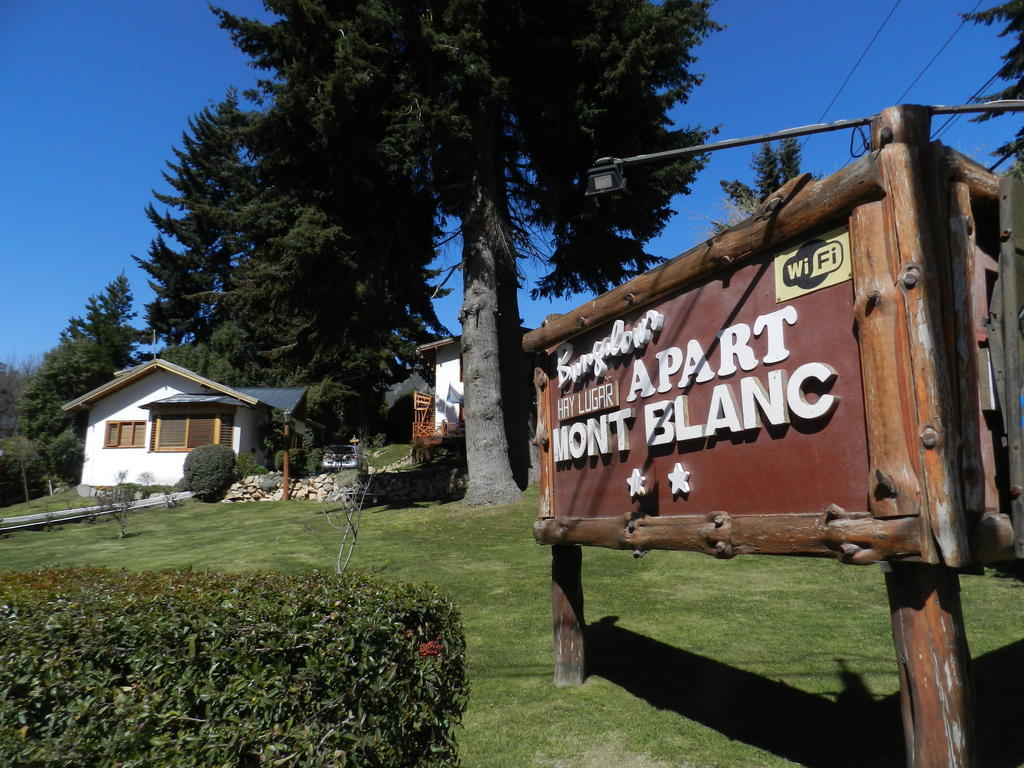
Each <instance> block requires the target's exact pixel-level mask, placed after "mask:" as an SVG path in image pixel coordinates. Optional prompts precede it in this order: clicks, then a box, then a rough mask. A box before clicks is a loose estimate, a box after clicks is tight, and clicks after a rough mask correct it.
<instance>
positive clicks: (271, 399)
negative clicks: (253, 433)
mask: <svg viewBox="0 0 1024 768" xmlns="http://www.w3.org/2000/svg"><path fill="white" fill-rule="evenodd" d="M157 371H169V372H171V373H175V374H177V375H179V376H182V377H183V378H185V379H188V380H189V381H192V382H194V383H196V384H198V385H200V386H202V387H205V388H206V389H209V390H212V392H213V393H214V394H208V393H202V394H182V395H174V396H172V397H169V398H164V399H163V400H160V401H157V402H159V403H160V404H170V403H186V402H193V403H194V402H216V403H229V402H230V401H232V400H233V401H235V402H234V403H231V404H237V405H246V406H250V407H251V406H255V405H261V404H262V405H267V406H270V407H271V408H279V409H281V410H292V411H294V410H295V409H296V408H297V406H298V405H299V404H300V403H301V402H302V399H303V397H304V395H305V393H306V389H305V387H288V388H274V387H228V386H226V385H224V384H220V383H218V382H216V381H213V379H208V378H206V377H205V376H200V375H199V374H198V373H196V372H195V371H190V370H189V369H188V368H182V367H181V366H180V365H175V364H174V363H172V362H169V361H167V360H160V359H159V358H158V359H155V360H150V361H148V362H145V363H142V364H141V365H136V366H134V367H132V368H125V369H124V370H122V371H118V372H117V373H116V374H114V378H113V379H111V380H110V381H108V382H107V383H106V384H102V385H100V386H98V387H96V389H93V390H91V391H89V392H86V393H85V394H84V395H81V396H80V397H76V398H75V399H74V400H71V401H70V402H67V403H64V405H63V406H62V407H63V409H64V410H65V411H82V410H88V409H89V408H91V407H92V406H93V404H94V403H96V402H98V401H99V400H102V399H103V398H105V397H107V396H108V395H111V394H113V393H114V392H117V391H118V390H120V389H123V388H124V387H127V386H128V385H130V384H133V383H135V382H136V381H139V380H141V379H143V378H145V377H146V376H149V375H150V374H153V373H156V372H157ZM181 398H185V399H181ZM195 398H206V399H195ZM210 398H212V399H210ZM155 404H156V403H149V404H148V405H155ZM282 404H285V405H287V406H288V407H282Z"/></svg>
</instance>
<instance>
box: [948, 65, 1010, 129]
mask: <svg viewBox="0 0 1024 768" xmlns="http://www.w3.org/2000/svg"><path fill="white" fill-rule="evenodd" d="M997 77H999V72H998V71H997V72H996V73H995V74H994V75H992V77H990V78H989V79H988V80H987V81H986V82H985V84H984V85H983V86H981V87H980V88H979V89H978V90H976V91H975V92H974V93H972V94H971V95H970V96H968V97H967V99H966V100H965V103H968V104H969V103H971V102H973V101H974V100H975V99H976V98H978V96H980V95H981V94H982V92H983V91H986V90H988V87H989V86H990V85H992V83H993V82H995V80H996V78H997ZM959 119H960V113H957V114H953V115H950V116H949V117H947V118H946V122H944V123H943V124H942V125H940V126H939V127H938V128H937V129H935V131H933V132H932V139H933V140H936V139H938V138H940V137H941V136H942V134H943V133H945V132H946V131H947V130H949V129H950V128H951V127H952V126H953V123H955V122H956V121H957V120H959Z"/></svg>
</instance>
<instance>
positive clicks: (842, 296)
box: [523, 106, 1024, 766]
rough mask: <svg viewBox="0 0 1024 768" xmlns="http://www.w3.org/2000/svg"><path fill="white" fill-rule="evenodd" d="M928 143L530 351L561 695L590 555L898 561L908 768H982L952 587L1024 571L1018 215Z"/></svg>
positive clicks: (965, 166) (539, 530) (916, 128)
mask: <svg viewBox="0 0 1024 768" xmlns="http://www.w3.org/2000/svg"><path fill="white" fill-rule="evenodd" d="M929 122H930V113H929V110H928V108H925V107H916V106H903V107H893V108H891V109H887V110H885V111H883V112H882V113H881V114H880V115H878V116H877V117H876V118H874V120H873V122H872V144H873V149H874V151H873V152H871V153H870V154H868V155H866V156H864V157H863V158H861V159H860V160H859V161H857V162H856V163H853V164H851V165H849V166H847V167H846V168H844V169H843V170H842V171H840V172H838V173H836V174H833V175H832V176H829V177H826V178H824V179H820V180H812V179H810V177H809V176H806V175H805V176H801V177H798V178H796V179H793V180H791V181H790V182H789V183H787V184H786V185H785V186H784V187H783V188H781V189H780V190H778V191H777V192H776V193H774V194H773V195H772V196H770V197H769V199H768V200H767V201H765V203H764V204H763V205H762V207H761V209H760V210H759V211H758V212H757V214H755V215H754V216H752V217H751V218H750V219H748V220H747V221H745V222H743V223H741V224H740V225H738V226H736V227H733V228H732V229H729V230H726V231H725V232H722V233H720V234H718V235H716V236H715V237H714V238H713V239H711V240H709V241H707V242H705V243H702V244H700V245H698V246H697V247H695V248H693V249H691V250H690V251H688V252H686V253H684V254H682V255H681V256H679V257H677V258H676V259H673V260H672V261H669V262H667V263H666V264H664V265H662V266H661V267H659V268H657V269H655V270H652V271H651V272H648V273H646V274H644V275H641V276H639V277H637V278H635V279H633V280H632V281H630V282H629V283H626V284H625V285H622V286H619V287H618V288H616V289H614V290H612V291H609V292H608V293H606V294H604V295H602V296H600V297H598V298H596V299H594V300H593V301H590V302H588V303H586V304H584V305H582V306H580V307H578V308H577V309H575V310H573V311H572V312H569V313H567V314H565V315H561V316H557V317H553V318H549V320H548V322H547V323H546V324H545V326H544V327H543V328H540V329H538V330H536V331H533V332H531V333H529V334H527V335H526V336H525V337H524V341H523V346H524V348H525V349H526V350H527V351H531V352H534V353H536V354H537V355H538V357H539V359H540V361H541V362H540V364H539V365H538V367H537V368H536V370H535V372H534V384H535V387H536V391H537V404H538V405H537V407H538V411H537V423H538V428H537V444H538V447H539V452H540V456H541V465H540V474H541V502H540V510H539V514H538V520H537V522H536V524H535V526H534V535H535V538H536V539H537V541H538V542H539V543H541V544H549V545H552V606H553V610H554V628H555V631H554V637H555V649H556V653H555V670H556V671H555V679H556V682H558V683H560V684H575V683H578V682H581V681H582V679H583V674H584V654H583V639H584V627H585V622H584V618H583V590H582V584H581V581H580V563H581V550H580V546H602V547H611V548H617V549H625V550H632V551H633V553H634V554H635V555H636V556H640V555H642V554H644V553H645V552H647V551H649V550H655V549H668V550H689V551H695V552H705V553H708V554H710V555H713V556H716V557H722V558H729V557H733V556H736V555H739V554H774V555H803V556H808V555H811V556H828V557H835V558H836V559H838V560H841V561H842V562H845V563H852V564H867V563H876V562H884V563H885V565H886V567H887V569H888V574H889V575H888V576H887V587H888V590H889V599H890V609H891V614H892V620H893V636H894V640H895V642H896V647H897V655H898V658H899V663H900V677H901V683H902V685H901V689H902V693H901V696H902V697H903V705H902V711H903V715H904V726H905V730H906V733H907V750H908V764H909V765H912V766H926V765H951V766H952V765H956V766H969V765H970V764H971V759H972V758H971V755H972V744H971V738H972V737H971V728H970V710H969V707H968V701H969V699H970V692H969V688H968V686H967V684H966V680H967V677H968V674H967V667H968V664H969V655H968V653H967V647H966V641H965V637H964V632H963V620H962V616H961V615H960V608H959V597H958V582H957V574H956V571H955V570H954V569H963V568H971V567H976V566H977V564H978V563H980V562H989V561H993V560H1000V559H1009V558H1012V557H1014V553H1015V547H1016V550H1017V552H1018V553H1024V511H1022V509H1024V508H1022V506H1021V501H1020V499H1021V490H1020V488H1021V487H1022V486H1024V457H1022V455H1021V453H1022V451H1021V448H1020V446H1021V444H1022V441H1021V424H1020V420H1021V417H1020V406H1019V402H1020V395H1021V370H1020V369H1021V362H1020V361H1021V359H1022V352H1021V350H1022V349H1024V336H1022V334H1021V328H1020V325H1019V321H1018V318H1019V316H1020V313H1021V311H1022V309H1024V307H1022V304H1024V298H1022V297H1024V287H1022V285H1024V278H1022V277H1021V275H1024V268H1021V267H1020V264H1019V263H1018V262H1019V261H1020V257H1021V255H1022V254H1024V247H1022V246H1021V243H1024V234H1022V233H1021V232H1020V231H1019V230H1020V229H1021V228H1022V227H1024V192H1022V191H1021V190H1022V187H1021V185H1020V184H1019V183H1018V182H1009V181H1005V180H1004V181H1002V182H1001V181H1000V180H999V179H997V178H996V177H995V176H993V175H992V174H990V173H988V172H986V171H985V170H984V169H983V168H981V167H980V166H977V165H976V164H975V163H973V162H972V161H970V160H968V159H966V158H964V157H963V156H961V155H959V154H957V153H955V152H953V151H951V150H949V149H947V148H944V147H942V146H941V145H939V144H937V143H931V142H930V141H929ZM1018 222H1020V223H1021V224H1020V226H1018ZM1014 523H1016V530H1015V528H1014Z"/></svg>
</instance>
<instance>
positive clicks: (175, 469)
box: [82, 370, 255, 487]
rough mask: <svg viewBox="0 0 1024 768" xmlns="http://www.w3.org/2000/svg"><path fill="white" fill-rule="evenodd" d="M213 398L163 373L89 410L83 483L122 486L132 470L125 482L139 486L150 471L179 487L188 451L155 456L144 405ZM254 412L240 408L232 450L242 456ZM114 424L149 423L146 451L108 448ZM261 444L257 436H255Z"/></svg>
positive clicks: (158, 480) (157, 480)
mask: <svg viewBox="0 0 1024 768" xmlns="http://www.w3.org/2000/svg"><path fill="white" fill-rule="evenodd" d="M185 393H188V394H209V391H208V390H207V391H204V390H203V389H202V388H201V387H200V386H199V385H198V384H196V383H194V382H191V381H189V380H188V379H184V378H182V377H181V376H178V375H176V374H174V373H171V372H169V371H162V370H158V371H156V372H155V373H152V374H150V375H149V376H145V377H143V378H142V379H140V380H138V381H136V382H134V383H132V384H129V385H128V386H127V387H125V388H124V389H120V390H118V391H116V392H113V393H112V394H110V395H108V396H107V397H105V398H103V399H102V400H100V401H99V402H97V403H96V404H94V405H93V407H92V408H91V409H90V410H89V426H88V429H87V431H86V436H85V462H84V464H83V466H82V483H83V484H84V485H89V486H94V487H95V486H110V485H114V484H116V483H117V479H118V474H119V473H120V472H122V471H124V472H127V474H126V475H125V481H127V482H130V483H134V482H138V478H139V476H140V475H141V474H143V473H144V472H149V473H151V474H152V475H153V477H154V482H155V483H156V484H158V485H173V484H174V483H176V482H178V480H180V479H181V477H182V474H183V473H182V467H183V465H184V463H185V457H186V456H188V452H186V451H182V452H180V453H179V452H159V453H156V452H150V450H149V444H150V437H151V433H152V429H153V422H152V420H151V419H150V412H149V411H148V410H147V409H145V408H142V407H141V406H142V405H145V404H146V403H151V402H153V401H154V400H162V399H163V398H165V397H171V396H173V395H179V394H185ZM254 418H255V416H254V414H253V413H252V409H250V408H238V409H237V411H236V413H235V426H234V429H233V431H232V432H233V434H232V443H233V445H232V446H231V447H232V448H233V449H234V450H235V451H236V452H238V450H239V448H240V446H239V439H240V435H241V434H243V429H244V432H245V433H249V434H252V432H253V430H249V429H247V427H248V426H249V424H250V423H254ZM108 421H145V422H146V443H145V447H144V448H105V447H104V446H103V443H104V439H105V436H106V424H107V422H108ZM252 439H253V440H255V437H253V438H252Z"/></svg>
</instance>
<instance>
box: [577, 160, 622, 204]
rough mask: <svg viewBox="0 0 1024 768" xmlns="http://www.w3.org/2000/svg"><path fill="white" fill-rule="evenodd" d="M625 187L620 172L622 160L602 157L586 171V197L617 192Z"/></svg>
mask: <svg viewBox="0 0 1024 768" xmlns="http://www.w3.org/2000/svg"><path fill="white" fill-rule="evenodd" d="M625 188H626V177H625V176H624V175H623V173H622V161H621V160H616V159H614V158H611V157H602V158H601V159H600V160H598V161H597V165H595V166H594V167H593V168H591V169H590V170H589V171H587V197H591V196H593V195H603V194H604V193H605V192H618V191H620V190H622V189H625Z"/></svg>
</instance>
